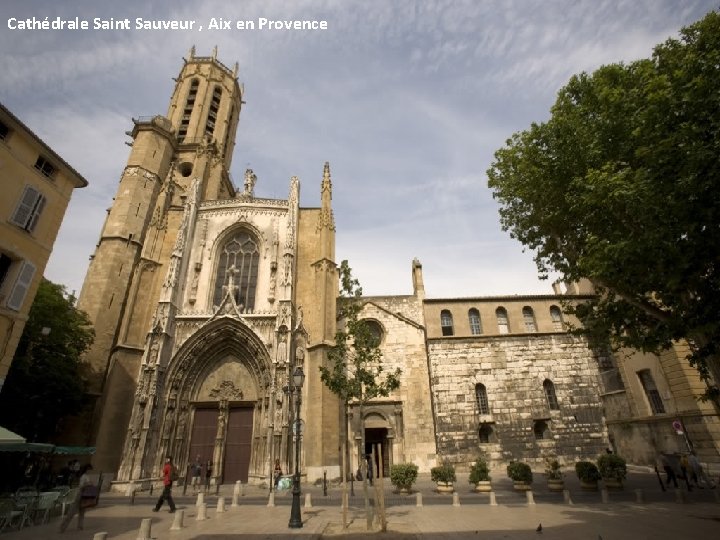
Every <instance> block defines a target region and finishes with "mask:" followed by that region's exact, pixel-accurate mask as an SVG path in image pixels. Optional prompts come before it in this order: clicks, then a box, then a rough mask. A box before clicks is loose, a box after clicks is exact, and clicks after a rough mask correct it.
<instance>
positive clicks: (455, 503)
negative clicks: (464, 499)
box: [453, 492, 460, 506]
mask: <svg viewBox="0 0 720 540" xmlns="http://www.w3.org/2000/svg"><path fill="white" fill-rule="evenodd" d="M453 506H460V495H459V494H458V493H457V492H455V493H453Z"/></svg>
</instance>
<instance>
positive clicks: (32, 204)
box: [10, 186, 45, 232]
mask: <svg viewBox="0 0 720 540" xmlns="http://www.w3.org/2000/svg"><path fill="white" fill-rule="evenodd" d="M43 208H45V197H44V196H43V194H42V193H40V192H39V191H38V190H37V189H35V188H34V187H32V186H25V191H23V194H22V197H21V198H20V202H19V203H18V205H17V208H15V212H14V213H13V215H12V217H11V218H10V221H11V222H12V223H14V224H15V225H17V226H18V227H20V228H22V229H25V230H26V231H28V232H32V231H33V230H34V229H35V225H37V222H38V219H39V218H40V214H41V213H42V211H43Z"/></svg>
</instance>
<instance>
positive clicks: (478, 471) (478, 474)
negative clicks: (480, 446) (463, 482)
mask: <svg viewBox="0 0 720 540" xmlns="http://www.w3.org/2000/svg"><path fill="white" fill-rule="evenodd" d="M490 480H491V479H490V467H488V464H487V461H485V458H483V457H481V456H479V457H478V458H477V459H476V460H475V463H473V466H472V467H470V478H469V481H470V483H471V484H474V485H475V491H479V492H489V491H492V485H491V484H490Z"/></svg>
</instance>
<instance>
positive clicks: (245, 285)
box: [213, 230, 260, 310]
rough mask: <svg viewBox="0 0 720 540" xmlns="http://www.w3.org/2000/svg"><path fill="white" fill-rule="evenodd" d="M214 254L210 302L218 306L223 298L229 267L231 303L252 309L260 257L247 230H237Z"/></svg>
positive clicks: (253, 239)
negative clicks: (213, 289)
mask: <svg viewBox="0 0 720 540" xmlns="http://www.w3.org/2000/svg"><path fill="white" fill-rule="evenodd" d="M218 256H219V262H218V267H217V273H216V275H215V294H214V296H213V304H214V305H216V306H219V305H220V303H221V302H222V301H223V298H225V292H226V291H227V285H228V280H229V278H230V273H231V270H232V273H233V283H234V285H235V292H234V294H235V302H236V303H237V304H238V306H242V307H244V308H245V309H249V310H253V309H254V308H255V290H256V288H257V276H258V262H259V260H260V250H259V249H258V242H257V241H256V240H255V238H254V237H253V236H252V235H250V233H248V232H247V231H242V230H241V231H237V232H235V233H234V234H233V235H232V236H230V237H229V238H228V239H227V240H226V241H225V243H224V244H223V246H222V248H221V249H220V250H219V252H218Z"/></svg>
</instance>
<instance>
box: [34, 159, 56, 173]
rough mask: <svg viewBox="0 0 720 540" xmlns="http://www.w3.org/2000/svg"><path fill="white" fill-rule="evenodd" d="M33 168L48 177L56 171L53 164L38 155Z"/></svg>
mask: <svg viewBox="0 0 720 540" xmlns="http://www.w3.org/2000/svg"><path fill="white" fill-rule="evenodd" d="M35 168H36V169H37V170H38V171H40V172H41V173H42V174H43V175H45V176H47V177H48V178H52V177H53V176H54V175H55V171H56V169H55V167H54V166H53V164H52V163H50V162H49V161H48V160H47V159H45V158H44V157H42V156H38V158H37V161H36V162H35Z"/></svg>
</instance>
